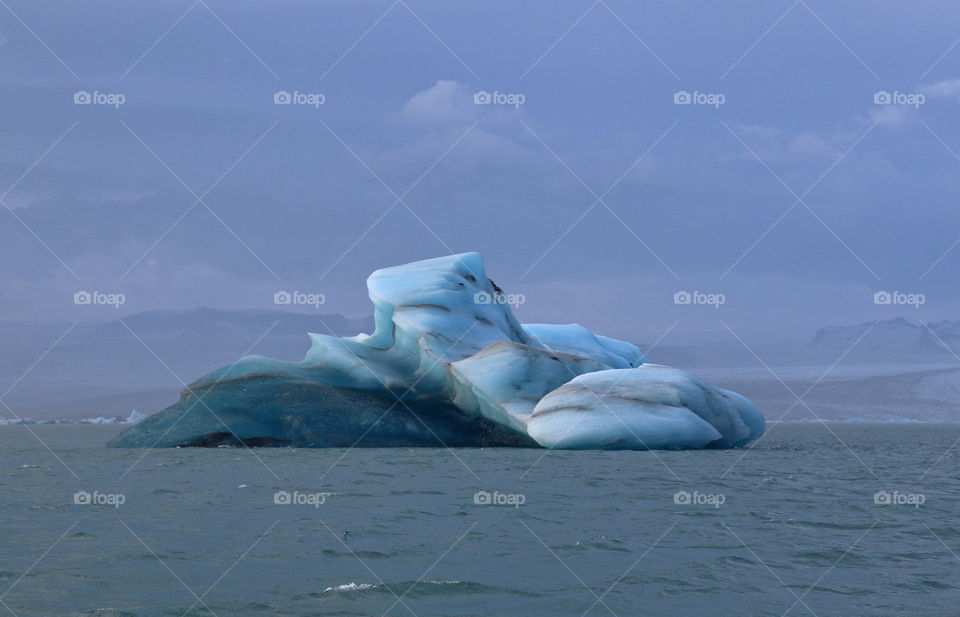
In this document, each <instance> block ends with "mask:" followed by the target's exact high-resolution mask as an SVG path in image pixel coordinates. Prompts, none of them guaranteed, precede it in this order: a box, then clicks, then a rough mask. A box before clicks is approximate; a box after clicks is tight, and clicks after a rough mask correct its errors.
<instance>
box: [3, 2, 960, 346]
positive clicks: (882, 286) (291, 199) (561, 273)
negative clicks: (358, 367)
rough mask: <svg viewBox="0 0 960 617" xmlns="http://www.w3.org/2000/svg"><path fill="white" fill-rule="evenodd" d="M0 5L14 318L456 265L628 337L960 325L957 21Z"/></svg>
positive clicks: (325, 288)
mask: <svg viewBox="0 0 960 617" xmlns="http://www.w3.org/2000/svg"><path fill="white" fill-rule="evenodd" d="M0 4H2V6H0V97H2V100H3V107H2V110H3V111H2V113H0V144H2V146H0V200H2V207H0V276H2V279H0V280H2V282H3V284H2V287H0V320H87V319H111V318H115V317H117V316H120V315H123V314H129V313H132V312H137V311H144V310H155V309H189V308H195V307H199V306H211V307H217V308H227V309H231V308H236V309H241V308H277V305H275V304H274V294H276V293H277V292H279V291H290V292H293V291H299V292H301V293H303V294H314V295H315V296H314V297H319V296H320V295H322V298H323V300H324V303H323V305H322V306H317V305H316V304H315V305H313V306H311V305H302V306H286V307H281V308H293V309H296V310H305V311H309V310H319V311H320V312H341V313H344V314H346V315H351V316H359V315H364V314H369V313H370V311H371V308H370V306H369V302H368V300H367V298H366V290H365V285H364V279H365V278H366V276H367V275H368V274H369V273H370V272H371V271H373V270H375V269H376V268H379V267H384V266H389V265H395V264H399V263H405V262H409V261H414V260H418V259H425V258H430V257H436V256H440V255H445V254H450V253H460V252H467V251H478V252H480V253H481V254H482V255H483V256H484V257H485V259H486V262H487V270H488V274H489V275H490V277H491V278H493V279H494V280H495V281H496V282H497V284H498V285H500V286H501V287H502V288H504V289H505V290H506V291H509V292H511V293H514V294H516V297H517V298H519V299H520V300H518V302H517V306H516V313H517V314H518V316H519V317H520V319H521V320H523V321H528V322H534V321H547V322H562V323H567V322H579V323H581V324H583V325H585V326H587V327H590V328H592V329H595V330H597V331H600V332H604V333H608V334H612V335H622V336H626V337H648V338H649V337H654V336H656V334H657V333H658V332H659V333H663V332H666V331H668V330H670V329H674V328H675V329H677V330H678V331H680V330H691V331H693V330H720V329H722V328H725V327H729V328H730V329H732V330H734V331H737V332H761V331H768V330H769V331H780V330H804V329H815V328H819V327H821V326H825V325H839V324H852V323H859V322H865V321H872V320H875V319H884V318H892V317H897V316H901V315H906V316H907V317H910V318H915V319H917V320H935V319H952V318H960V286H958V285H957V284H956V273H957V271H958V265H960V246H957V245H956V243H957V241H958V239H960V208H957V207H956V204H957V200H958V195H960V156H958V154H960V124H958V123H957V122H956V117H957V113H958V112H960V45H958V41H960V27H958V26H957V23H960V21H958V20H957V19H956V17H958V16H960V9H958V8H957V6H956V5H955V4H954V3H949V2H913V3H908V4H905V3H903V2H899V1H897V2H894V1H885V0H877V1H869V2H867V1H863V2H859V1H858V2H844V3H834V2H825V1H820V0H798V1H795V2H792V1H790V0H785V1H781V0H776V1H764V2H741V1H733V2H724V3H703V2H639V3H638V2H626V1H621V0H596V1H592V2H591V1H589V0H583V1H577V2H572V1H571V2H567V1H560V2H549V3H547V2H543V3H529V2H483V3H476V2H453V1H446V2H433V1H420V0H397V1H395V2H391V1H390V0H384V1H377V2H373V1H370V2H367V1H365V0H363V1H361V0H354V1H350V2H346V1H331V2H302V1H295V0H286V1H285V0H277V1H274V2H270V3H261V2H251V1H243V0H241V1H234V2H220V1H217V0H200V1H193V0H185V1H182V2H181V1H173V0H171V1H169V2H162V3H161V2H136V3H131V2H114V1H112V0H105V1H102V2H97V3H82V5H81V4H77V3H68V2H43V3H37V2H29V1H25V0H4V2H3V3H0ZM484 93H489V95H486V94H484ZM88 101H89V102H88ZM80 292H100V294H101V295H99V296H96V295H95V296H93V298H94V301H93V302H92V303H91V304H76V303H75V294H77V293H80ZM684 292H686V293H688V294H690V295H689V296H684V295H683V293H684ZM883 292H889V293H892V292H899V294H894V295H890V296H888V298H890V299H891V301H890V302H889V303H884V302H883V298H884V296H883V295H880V296H875V294H878V293H880V294H882V293H883ZM110 294H114V296H113V297H117V296H116V294H122V298H123V304H122V305H118V303H117V302H113V303H112V305H111V303H110V301H109V298H110V297H111V296H110ZM676 294H681V295H679V296H677V295H676ZM684 297H687V298H690V303H689V304H684V303H683V299H684ZM877 297H879V298H880V300H879V302H880V303H877V302H878V301H877V299H876V298H877ZM97 298H99V300H97ZM98 301H99V302H103V304H99V305H98V304H97V302H98ZM678 302H680V303H678Z"/></svg>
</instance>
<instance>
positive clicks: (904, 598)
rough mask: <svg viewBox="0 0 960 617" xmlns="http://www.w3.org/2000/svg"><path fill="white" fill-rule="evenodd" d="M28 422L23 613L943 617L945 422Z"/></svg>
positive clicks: (948, 501) (5, 548)
mask: <svg viewBox="0 0 960 617" xmlns="http://www.w3.org/2000/svg"><path fill="white" fill-rule="evenodd" d="M31 429H32V430H33V431H34V432H35V433H36V436H37V437H39V438H40V439H42V440H43V442H44V443H45V444H46V445H47V446H49V448H50V450H49V451H48V450H47V448H46V447H45V446H44V445H43V444H41V443H40V441H38V440H37V438H35V437H34V436H33V435H31V433H30V432H29V431H28V430H27V428H26V427H23V426H7V427H0V503H2V525H0V594H2V595H0V601H2V603H3V604H5V605H6V606H7V607H8V608H9V609H10V611H12V612H13V613H14V614H16V615H20V616H24V617H26V616H29V615H44V616H47V615H88V614H89V615H102V616H107V615H175V616H181V615H184V614H185V613H189V614H191V615H220V616H227V615H229V616H231V617H233V616H242V615H276V616H285V615H297V616H306V615H373V616H375V617H376V616H382V615H386V614H391V615H416V616H419V617H427V616H433V615H437V616H460V615H464V616H465V615H485V616H486V615H524V616H537V615H543V616H550V617H554V616H556V615H574V616H575V617H576V616H581V615H586V614H595V615H611V614H613V615H620V616H623V617H626V616H627V615H664V616H667V615H670V616H673V615H687V616H697V615H709V616H711V617H715V616H716V615H774V616H782V615H785V614H795V615H809V614H816V615H818V616H823V617H825V616H827V615H878V616H879V615H884V616H888V615H899V614H903V615H907V614H909V615H919V614H922V615H926V616H938V615H960V608H958V606H957V598H958V597H960V596H958V591H960V576H958V575H960V558H958V556H957V555H958V554H960V528H958V526H960V519H958V514H960V491H958V490H957V489H958V480H957V475H958V454H957V453H958V451H960V445H958V446H957V447H956V448H954V449H950V448H951V446H952V445H953V444H954V443H955V442H956V441H957V440H958V439H960V426H952V425H830V426H828V427H825V426H822V425H778V426H774V427H771V428H770V430H769V432H768V436H767V437H765V438H764V439H763V440H761V441H760V442H759V443H757V444H756V446H755V447H753V448H752V449H750V450H732V451H705V452H657V453H650V452H546V451H543V450H521V449H517V450H510V449H484V450H480V449H457V450H442V449H440V450H433V449H429V450H428V449H389V450H387V449H355V450H350V451H347V450H294V449H257V450H252V451H251V450H246V449H232V448H220V449H203V450H201V449H172V450H170V449H168V450H153V451H146V450H114V449H106V448H104V447H103V444H104V443H105V442H106V441H107V440H108V439H109V438H110V437H111V436H112V435H113V434H115V432H116V431H117V430H118V429H117V428H116V427H103V426H35V427H31ZM844 444H845V445H844ZM57 457H59V459H61V460H62V462H61V461H60V460H58V458H57ZM74 474H76V475H75V476H74ZM75 493H79V495H77V496H76V498H75ZM87 493H89V497H87V496H86V494H87ZM75 501H80V502H87V501H92V502H101V503H100V504H99V505H98V504H96V503H93V504H91V503H74V502H75ZM277 501H279V502H280V503H275V502H277ZM478 501H479V502H480V503H476V502H478ZM297 502H299V503H297ZM489 502H493V503H489ZM877 502H880V503H877ZM0 612H7V609H6V608H3V606H2V605H0Z"/></svg>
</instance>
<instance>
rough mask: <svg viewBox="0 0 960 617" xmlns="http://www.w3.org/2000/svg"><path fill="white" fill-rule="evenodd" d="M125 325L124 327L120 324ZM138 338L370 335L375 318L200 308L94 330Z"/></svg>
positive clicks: (159, 313)
mask: <svg viewBox="0 0 960 617" xmlns="http://www.w3.org/2000/svg"><path fill="white" fill-rule="evenodd" d="M121 322H122V323H121ZM124 324H126V326H129V328H130V330H133V331H134V332H135V333H137V335H138V336H143V337H149V338H157V337H163V338H166V339H208V338H212V339H222V338H232V337H245V336H246V337H249V336H251V335H252V336H254V337H256V336H260V335H263V334H265V333H267V332H268V331H269V333H270V335H277V336H287V335H289V336H304V337H305V336H306V334H307V332H316V333H318V334H332V335H336V336H353V335H355V334H359V333H360V332H367V333H371V332H372V331H373V327H374V323H373V317H372V316H370V317H361V318H350V317H344V316H343V315H341V314H339V313H331V314H311V313H293V312H289V311H280V310H271V309H247V310H222V309H213V308H209V307H205V306H204V307H201V308H198V309H194V310H158V311H145V312H142V313H135V314H133V315H128V316H126V317H123V318H120V319H117V320H114V321H111V322H108V323H105V324H97V325H96V326H95V328H96V333H97V334H100V335H102V336H114V335H116V336H129V335H130V333H129V331H128V330H127V327H126V326H124Z"/></svg>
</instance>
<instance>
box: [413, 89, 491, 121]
mask: <svg viewBox="0 0 960 617" xmlns="http://www.w3.org/2000/svg"><path fill="white" fill-rule="evenodd" d="M477 115H478V112H477V109H476V106H475V105H474V104H473V92H472V90H471V89H470V88H469V86H467V85H466V84H463V83H460V82H457V81H449V80H444V79H441V80H439V81H438V82H437V83H435V84H434V85H432V86H430V87H429V88H427V89H426V90H421V91H420V92H418V93H416V94H415V95H413V97H412V98H410V100H408V101H407V102H406V103H404V105H403V109H402V112H401V116H402V119H403V120H405V121H407V122H409V123H411V124H415V125H418V126H449V125H451V124H464V123H469V122H472V121H473V120H475V119H476V117H477Z"/></svg>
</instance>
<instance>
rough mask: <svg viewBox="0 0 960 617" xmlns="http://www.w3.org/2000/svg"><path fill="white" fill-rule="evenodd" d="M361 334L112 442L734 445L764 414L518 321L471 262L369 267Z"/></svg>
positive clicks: (333, 341) (327, 339) (629, 355)
mask: <svg viewBox="0 0 960 617" xmlns="http://www.w3.org/2000/svg"><path fill="white" fill-rule="evenodd" d="M367 288H368V290H369V294H370V300H371V301H372V302H373V306H374V322H375V328H374V332H373V333H372V334H359V335H357V336H353V337H347V338H337V337H334V336H327V335H324V334H316V333H310V335H309V336H310V339H311V346H310V349H309V351H308V352H307V354H306V356H305V357H304V359H303V360H302V361H301V362H284V361H280V360H274V359H271V358H266V357H263V356H247V357H245V358H243V359H241V360H239V361H238V362H237V363H235V364H233V365H231V366H228V367H224V368H221V369H219V370H216V371H214V372H212V373H210V374H209V375H206V376H205V377H203V378H201V379H199V380H197V381H195V382H194V383H192V384H190V385H189V386H188V387H187V388H186V389H185V390H184V391H183V392H182V394H181V397H180V400H179V401H178V402H177V403H175V404H174V405H172V406H170V407H168V408H167V409H164V410H163V411H160V412H159V413H156V414H154V415H152V416H150V417H149V418H147V419H145V420H143V421H142V422H140V423H139V424H137V425H135V426H132V427H130V428H129V429H127V430H126V431H124V432H122V433H121V434H120V435H118V436H117V437H116V438H115V439H114V440H113V441H112V442H111V443H110V445H112V446H118V447H169V446H221V445H247V446H298V447H318V448H323V447H355V446H358V447H397V446H400V447H413V446H448V447H466V446H510V447H547V448H573V449H633V450H648V449H688V448H731V447H736V446H742V445H744V444H746V443H748V442H750V441H751V440H754V439H756V438H758V437H759V436H760V435H762V434H763V431H764V420H763V416H762V415H761V414H760V412H759V411H758V410H757V408H756V407H754V406H753V404H751V403H750V401H748V400H747V399H745V398H743V397H742V396H740V395H738V394H736V393H734V392H729V391H726V390H722V389H719V388H715V387H713V386H711V385H709V384H707V383H705V382H703V381H702V380H700V379H698V378H696V377H694V376H692V375H690V374H688V373H685V372H683V371H680V370H677V369H673V368H669V367H665V366H659V365H654V364H649V363H646V362H645V361H644V358H643V354H642V353H641V352H640V350H639V349H638V348H637V347H636V346H635V345H632V344H630V343H627V342H624V341H618V340H616V339H612V338H608V337H604V336H598V335H595V334H593V333H591V332H590V331H588V330H586V329H585V328H583V327H581V326H579V325H576V324H570V325H550V324H521V323H519V322H518V321H517V319H516V318H515V317H514V315H513V313H512V312H511V310H510V306H509V304H508V303H507V302H506V301H505V300H506V298H507V296H505V295H504V293H503V291H502V290H501V289H500V288H499V287H498V286H497V285H496V284H495V283H494V282H493V281H492V280H490V279H489V278H488V277H487V275H486V270H485V268H484V263H483V259H482V258H481V257H480V255H479V254H477V253H465V254H462V255H451V256H448V257H441V258H437V259H430V260H426V261H420V262H415V263H411V264H406V265H402V266H396V267H392V268H384V269H382V270H377V271H376V272H374V273H373V274H372V275H371V276H370V277H369V278H368V279H367Z"/></svg>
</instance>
